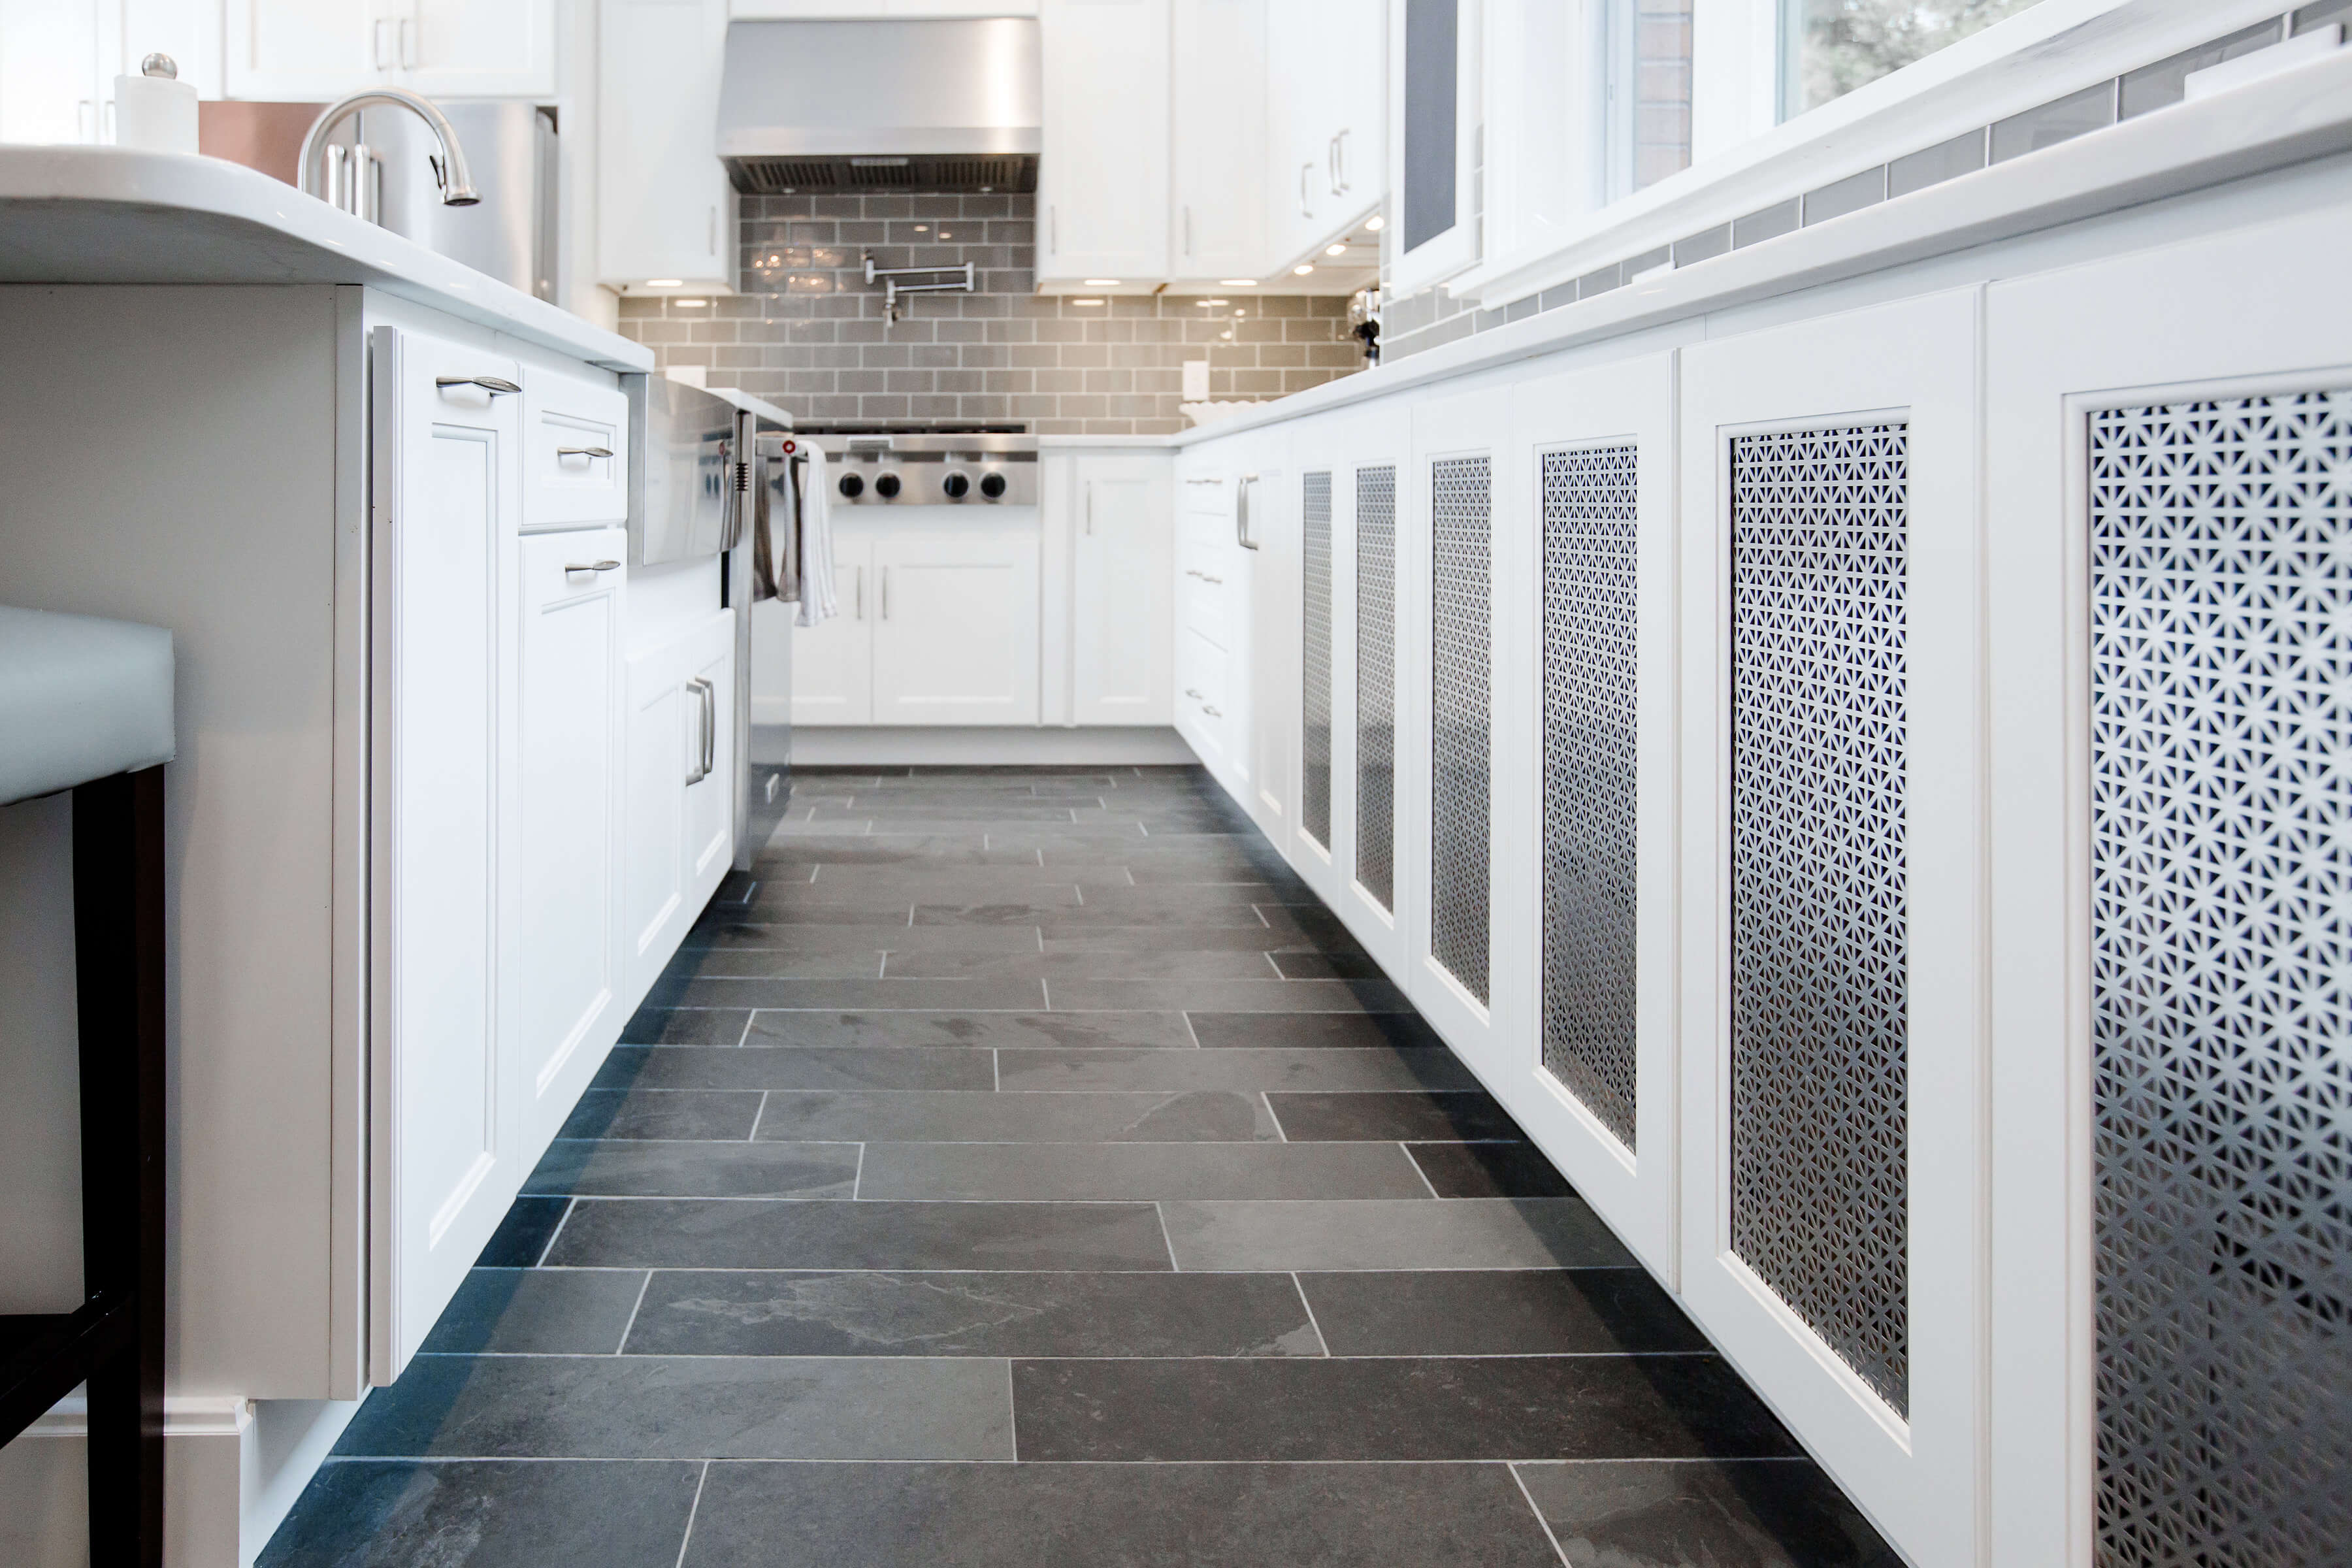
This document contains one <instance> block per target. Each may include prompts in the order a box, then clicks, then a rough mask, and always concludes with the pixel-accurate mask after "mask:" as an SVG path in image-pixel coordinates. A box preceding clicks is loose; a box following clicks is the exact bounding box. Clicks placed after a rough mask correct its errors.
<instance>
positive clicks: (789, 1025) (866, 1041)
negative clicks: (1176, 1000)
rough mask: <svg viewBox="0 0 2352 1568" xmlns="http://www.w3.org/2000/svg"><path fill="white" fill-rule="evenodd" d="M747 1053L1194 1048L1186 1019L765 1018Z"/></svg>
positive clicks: (754, 1027) (755, 1026) (1113, 1015)
mask: <svg viewBox="0 0 2352 1568" xmlns="http://www.w3.org/2000/svg"><path fill="white" fill-rule="evenodd" d="M743 1043H744V1044H745V1045H747V1046H755V1047H756V1046H785V1047H803V1046H990V1047H1034V1048H1058V1047H1065V1046H1079V1047H1105V1046H1120V1047H1151V1048H1167V1047H1181V1048H1182V1049H1185V1050H1190V1049H1192V1030H1191V1029H1190V1028H1188V1027H1186V1026H1185V1023H1184V1015H1182V1014H1181V1013H1166V1012H1162V1013H1149V1012H1146V1013H1133V1012H1129V1013H1121V1012H1097V1013H1034V1012H1032V1013H956V1012H939V1013H867V1012H854V1013H822V1012H775V1013H761V1014H757V1015H755V1016H753V1017H752V1019H751V1031H750V1033H748V1034H747V1035H745V1036H744V1037H743Z"/></svg>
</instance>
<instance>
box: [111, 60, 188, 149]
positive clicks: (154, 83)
mask: <svg viewBox="0 0 2352 1568" xmlns="http://www.w3.org/2000/svg"><path fill="white" fill-rule="evenodd" d="M140 69H141V71H142V73H143V74H142V75H139V76H119V77H116V78H115V79H114V144H115V145H116V146H118V147H136V148H137V149H139V150H140V151H141V152H142V153H194V151H195V150H196V89H195V88H194V85H193V84H192V83H189V82H184V81H180V80H178V79H177V78H178V76H179V68H178V67H177V66H175V65H173V63H172V57H171V56H169V55H149V56H148V57H147V58H146V59H145V60H144V61H142V63H141V66H140Z"/></svg>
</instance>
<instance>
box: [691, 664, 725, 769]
mask: <svg viewBox="0 0 2352 1568" xmlns="http://www.w3.org/2000/svg"><path fill="white" fill-rule="evenodd" d="M686 689H688V691H691V692H692V693H694V700H695V704H696V708H697V710H698V713H697V721H698V722H699V723H700V724H701V726H702V738H701V740H700V742H698V744H697V745H696V747H695V759H694V761H695V767H694V771H693V772H692V773H688V774H687V775H686V782H687V783H688V784H700V783H701V782H702V781H703V780H705V779H707V778H709V776H710V765H711V757H710V743H711V740H712V730H713V729H714V727H715V726H716V725H717V723H718V704H717V703H716V701H715V700H714V693H713V691H712V689H711V685H710V682H709V681H707V680H705V679H702V678H701V677H700V676H696V677H695V678H694V679H692V680H689V681H688V682H687V683H686Z"/></svg>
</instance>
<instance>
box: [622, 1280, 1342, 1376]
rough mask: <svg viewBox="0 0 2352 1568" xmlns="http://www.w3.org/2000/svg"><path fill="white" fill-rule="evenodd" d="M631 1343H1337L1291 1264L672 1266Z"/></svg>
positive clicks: (1068, 1347)
mask: <svg viewBox="0 0 2352 1568" xmlns="http://www.w3.org/2000/svg"><path fill="white" fill-rule="evenodd" d="M630 1278H635V1276H631V1277H630ZM627 1353H629V1354H631V1355H646V1354H655V1355H663V1354H668V1355H762V1356H794V1355H798V1356H822V1355H844V1356H886V1355H916V1356H925V1355H928V1356H1016V1355H1027V1356H1138V1355H1142V1356H1244V1355H1248V1356H1265V1355H1292V1356H1297V1355H1321V1354H1322V1353H1323V1344H1322V1342H1321V1341H1320V1340H1318V1338H1317V1337H1316V1334H1315V1330H1314V1328H1313V1327H1312V1326H1311V1325H1310V1324H1309V1323H1308V1321H1307V1309H1306V1308H1305V1307H1304V1306H1302V1305H1300V1303H1299V1298H1298V1291H1297V1288H1296V1287H1295V1286H1293V1285H1292V1283H1291V1281H1290V1277H1289V1276H1288V1275H1286V1274H1070V1273H1055V1274H1017V1273H997V1274H919V1273H881V1272H862V1273H850V1274H776V1273H765V1272H762V1273H748V1274H745V1273H707V1272H694V1271H688V1270H676V1271H672V1270H665V1271H662V1272H660V1273H657V1274H656V1275H655V1276H654V1277H653V1285H652V1287H651V1288H650V1289H648V1290H647V1291H646V1300H645V1305H644V1307H643V1308H642V1309H640V1310H639V1311H638V1313H637V1318H636V1323H635V1326H634V1327H633V1328H632V1329H631V1330H630V1331H629V1342H628V1349H627Z"/></svg>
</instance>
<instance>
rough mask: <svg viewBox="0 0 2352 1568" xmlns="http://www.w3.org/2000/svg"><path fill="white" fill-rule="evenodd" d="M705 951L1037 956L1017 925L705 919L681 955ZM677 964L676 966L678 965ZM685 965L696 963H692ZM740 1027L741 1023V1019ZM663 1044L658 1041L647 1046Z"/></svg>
mask: <svg viewBox="0 0 2352 1568" xmlns="http://www.w3.org/2000/svg"><path fill="white" fill-rule="evenodd" d="M705 949H725V950H728V951H730V952H735V951H740V952H779V953H804V954H817V955H822V954H827V953H857V954H865V953H875V952H882V951H884V950H886V949H887V950H888V951H889V952H1036V951H1038V948H1037V933H1036V932H1035V931H1023V930H1021V929H1020V928H1018V927H1014V926H915V927H900V928H879V929H877V928H876V927H873V926H841V927H837V928H836V927H834V926H821V925H814V926H794V925H763V924H761V923H760V922H758V921H743V920H737V919H732V918H729V919H721V920H706V921H703V922H702V923H701V924H699V925H698V926H696V927H695V928H694V929H693V930H692V931H688V933H687V936H686V945H685V946H684V947H683V948H681V949H679V952H680V954H681V955H684V954H687V953H692V952H698V951H701V950H705ZM673 962H676V961H673ZM686 962H688V963H692V962H695V961H694V960H692V959H688V960H687V961H686ZM736 1022H737V1025H738V1026H740V1025H741V1022H742V1020H740V1018H739V1019H737V1020H736ZM646 1043H647V1044H650V1045H659V1044H661V1043H662V1042H660V1041H658V1040H654V1041H648V1042H646ZM725 1043H726V1042H725V1041H715V1040H680V1041H678V1042H677V1044H679V1045H723V1044H725Z"/></svg>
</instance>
